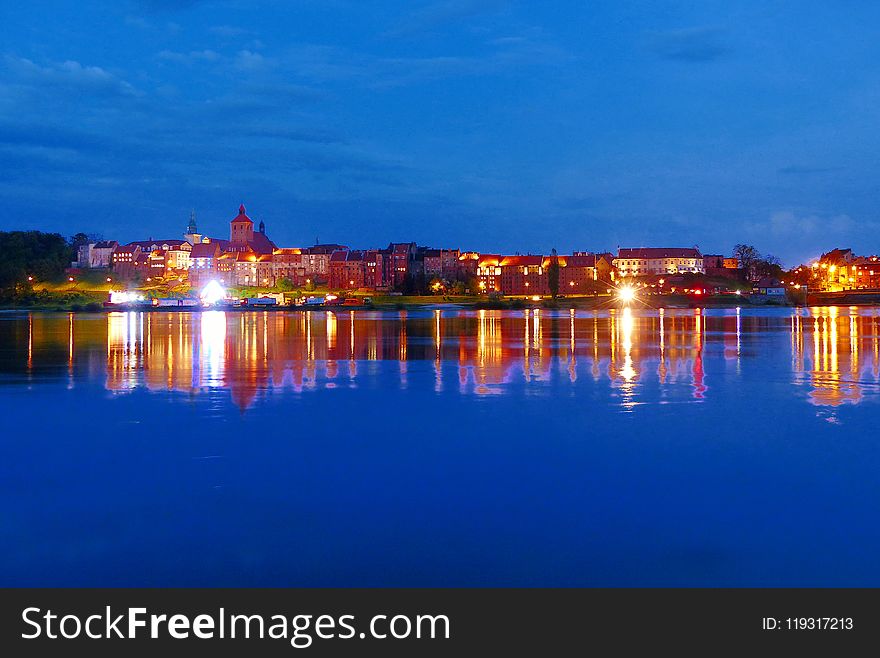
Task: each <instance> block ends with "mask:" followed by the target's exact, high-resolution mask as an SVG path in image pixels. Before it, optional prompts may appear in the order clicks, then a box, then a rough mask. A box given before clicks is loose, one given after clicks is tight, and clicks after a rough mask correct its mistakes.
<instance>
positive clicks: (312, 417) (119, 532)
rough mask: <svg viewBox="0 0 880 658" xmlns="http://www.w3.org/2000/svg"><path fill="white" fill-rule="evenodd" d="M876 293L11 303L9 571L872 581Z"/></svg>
mask: <svg viewBox="0 0 880 658" xmlns="http://www.w3.org/2000/svg"><path fill="white" fill-rule="evenodd" d="M878 329H880V312H878V310H877V309H858V310H857V309H849V308H815V309H800V310H797V309H743V310H742V311H736V310H729V311H727V310H710V311H699V310H667V311H665V312H657V311H639V310H633V311H628V310H624V311H620V310H618V311H605V312H597V313H593V312H578V313H574V314H572V313H570V312H568V311H562V312H549V311H532V312H528V311H516V312H500V311H472V310H460V309H454V308H450V309H443V310H439V311H436V310H424V311H418V312H412V311H410V312H399V313H398V312H389V313H383V312H365V311H358V312H348V311H339V312H324V311H320V312H312V313H297V312H291V313H284V312H271V313H262V312H255V313H226V314H224V313H223V312H219V311H217V312H206V313H202V314H189V313H111V314H109V315H103V314H95V315H75V316H74V315H67V314H59V313H33V314H27V313H3V314H0V417H2V419H3V421H2V428H3V431H2V435H0V513H2V518H3V521H4V522H3V523H2V525H0V585H69V586H76V585H117V586H120V585H142V586H168V585H181V586H192V585H209V586H211V585H230V586H241V585H255V586H259V585H263V586H273V585H277V586H298V585H304V586H305V585H310V586H348V585H351V586H355V585H362V586H384V585H402V586H427V585H435V586H447V585H448V586H455V585H465V586H467V585H500V586H504V585H587V586H590V585H612V586H630V585H697V586H709V585H865V586H880V566H878V559H877V555H878V552H880V523H878V519H880V515H878V513H880V484H878V483H880V477H878V473H880V470H878V467H880V450H878V420H880V414H878V411H880V408H878V400H880V395H878V394H880V331H878Z"/></svg>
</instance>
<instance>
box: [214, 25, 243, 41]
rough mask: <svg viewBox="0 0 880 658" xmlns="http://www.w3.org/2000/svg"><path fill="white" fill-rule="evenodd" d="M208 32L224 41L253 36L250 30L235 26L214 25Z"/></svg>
mask: <svg viewBox="0 0 880 658" xmlns="http://www.w3.org/2000/svg"><path fill="white" fill-rule="evenodd" d="M208 32H210V33H211V34H214V35H216V36H218V37H222V38H224V39H232V38H235V37H243V36H247V35H249V34H253V32H252V31H251V30H247V29H245V28H243V27H237V26H235V25H214V26H212V27H209V28H208Z"/></svg>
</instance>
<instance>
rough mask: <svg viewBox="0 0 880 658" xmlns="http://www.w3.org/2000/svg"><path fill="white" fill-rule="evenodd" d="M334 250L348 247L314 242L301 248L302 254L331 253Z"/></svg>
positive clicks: (345, 249) (344, 249)
mask: <svg viewBox="0 0 880 658" xmlns="http://www.w3.org/2000/svg"><path fill="white" fill-rule="evenodd" d="M334 251H348V247H346V246H345V245H341V244H316V245H313V246H311V247H306V248H305V249H303V250H302V252H303V253H304V254H332V253H333V252H334Z"/></svg>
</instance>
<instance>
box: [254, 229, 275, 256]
mask: <svg viewBox="0 0 880 658" xmlns="http://www.w3.org/2000/svg"><path fill="white" fill-rule="evenodd" d="M247 244H248V247H250V248H251V249H253V250H254V251H256V252H257V253H259V254H271V253H272V252H273V251H275V250H276V249H277V248H278V247H276V246H275V243H274V242H272V241H271V240H270V239H269V238H267V237H266V234H265V233H254V238H253V240H248V243H247Z"/></svg>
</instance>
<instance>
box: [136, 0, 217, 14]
mask: <svg viewBox="0 0 880 658" xmlns="http://www.w3.org/2000/svg"><path fill="white" fill-rule="evenodd" d="M205 1H206V0H135V2H136V4H137V6H138V7H140V8H141V10H143V11H146V12H161V11H178V10H181V9H189V8H190V7H195V6H196V5H199V4H204V2H205Z"/></svg>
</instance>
